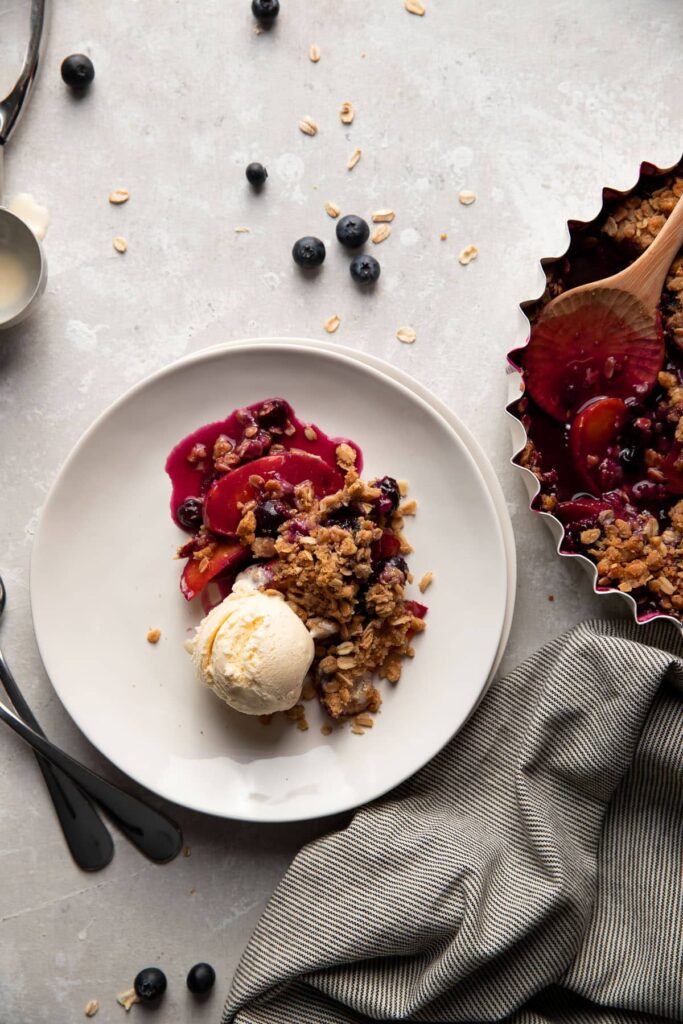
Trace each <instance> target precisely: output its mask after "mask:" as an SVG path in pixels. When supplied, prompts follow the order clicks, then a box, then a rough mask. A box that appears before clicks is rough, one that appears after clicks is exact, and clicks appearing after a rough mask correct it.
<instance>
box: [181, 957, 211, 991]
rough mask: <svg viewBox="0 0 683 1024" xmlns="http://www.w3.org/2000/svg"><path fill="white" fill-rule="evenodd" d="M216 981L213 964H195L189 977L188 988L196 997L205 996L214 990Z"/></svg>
mask: <svg viewBox="0 0 683 1024" xmlns="http://www.w3.org/2000/svg"><path fill="white" fill-rule="evenodd" d="M215 981H216V972H215V971H214V969H213V967H212V966H211V964H195V965H194V967H191V968H190V972H189V974H188V976H187V987H188V988H189V990H190V992H194V993H195V995H203V994H204V992H209V991H210V990H211V989H212V988H213V986H214V982H215Z"/></svg>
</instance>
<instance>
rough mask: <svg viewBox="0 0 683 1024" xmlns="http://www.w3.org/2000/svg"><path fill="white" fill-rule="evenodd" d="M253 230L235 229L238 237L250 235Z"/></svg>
mask: <svg viewBox="0 0 683 1024" xmlns="http://www.w3.org/2000/svg"><path fill="white" fill-rule="evenodd" d="M250 231H251V228H235V234H236V235H248V234H249V232H250Z"/></svg>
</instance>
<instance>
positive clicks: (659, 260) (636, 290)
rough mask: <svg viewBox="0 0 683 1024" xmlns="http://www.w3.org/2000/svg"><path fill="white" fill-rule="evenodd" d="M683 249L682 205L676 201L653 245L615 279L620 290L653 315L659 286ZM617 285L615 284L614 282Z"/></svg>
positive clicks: (659, 293) (659, 289) (658, 297)
mask: <svg viewBox="0 0 683 1024" xmlns="http://www.w3.org/2000/svg"><path fill="white" fill-rule="evenodd" d="M681 245H683V201H682V200H680V199H679V201H678V202H677V203H676V205H675V207H674V208H673V210H672V212H671V213H670V214H669V217H668V220H667V222H666V224H665V225H664V227H663V228H662V230H661V231H660V232H659V234H658V235H657V237H656V238H655V240H654V242H652V244H651V245H650V246H648V248H647V249H646V250H645V252H644V253H643V255H642V256H640V257H639V258H638V259H637V260H636V261H635V263H632V264H631V266H630V267H628V268H627V269H626V270H624V271H622V273H621V274H617V275H616V276H617V277H618V278H620V279H621V280H620V286H621V287H622V288H623V289H624V290H625V291H629V292H632V293H633V294H634V295H637V296H638V298H639V299H640V301H641V302H642V304H643V306H645V308H646V309H647V310H651V311H652V312H653V313H654V312H655V310H656V308H657V305H658V303H659V299H660V296H661V292H662V286H663V284H664V280H665V278H666V275H667V272H668V270H669V267H670V266H671V264H672V262H673V259H674V256H675V255H676V253H677V252H678V250H679V249H680V247H681ZM615 283H616V282H615Z"/></svg>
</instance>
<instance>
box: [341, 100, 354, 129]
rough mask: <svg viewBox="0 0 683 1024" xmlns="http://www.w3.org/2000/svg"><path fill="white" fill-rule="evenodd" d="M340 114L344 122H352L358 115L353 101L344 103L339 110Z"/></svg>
mask: <svg viewBox="0 0 683 1024" xmlns="http://www.w3.org/2000/svg"><path fill="white" fill-rule="evenodd" d="M339 116H340V117H341V120H342V124H351V123H352V122H353V119H354V117H355V116H356V111H355V110H354V109H353V103H349V101H348V100H346V101H345V102H344V103H342V105H341V108H340V110H339Z"/></svg>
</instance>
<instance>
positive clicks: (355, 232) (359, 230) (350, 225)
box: [337, 213, 370, 249]
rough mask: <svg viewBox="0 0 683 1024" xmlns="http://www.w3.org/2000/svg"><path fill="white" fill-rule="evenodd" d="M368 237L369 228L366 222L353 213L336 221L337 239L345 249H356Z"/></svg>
mask: <svg viewBox="0 0 683 1024" xmlns="http://www.w3.org/2000/svg"><path fill="white" fill-rule="evenodd" d="M369 237H370V228H369V227H368V224H367V221H365V220H363V218H362V217H357V216H356V214H355V213H348V214H347V215H346V216H345V217H340V218H339V220H338V221H337V239H338V240H339V241H340V242H341V244H342V245H343V246H345V247H346V248H347V249H357V248H358V247H359V246H360V245H364V244H365V243H366V242H367V240H368V238H369Z"/></svg>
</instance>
